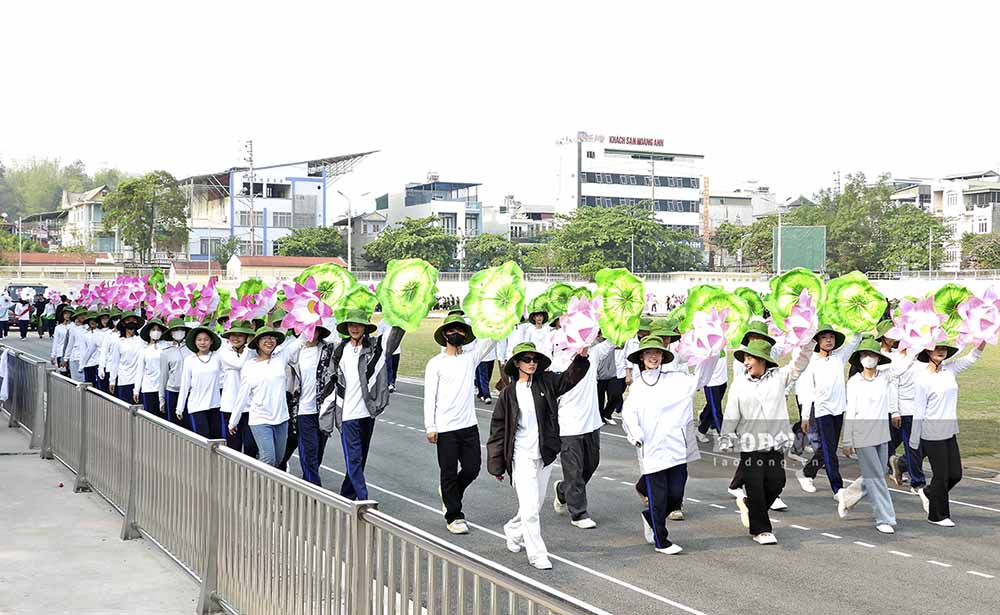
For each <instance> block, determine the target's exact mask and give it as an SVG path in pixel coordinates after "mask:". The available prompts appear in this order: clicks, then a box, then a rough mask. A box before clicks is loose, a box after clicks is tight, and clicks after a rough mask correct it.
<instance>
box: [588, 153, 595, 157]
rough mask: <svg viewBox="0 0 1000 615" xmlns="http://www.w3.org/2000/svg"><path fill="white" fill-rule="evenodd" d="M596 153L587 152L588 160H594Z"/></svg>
mask: <svg viewBox="0 0 1000 615" xmlns="http://www.w3.org/2000/svg"><path fill="white" fill-rule="evenodd" d="M594 157H595V156H594V152H587V158H594Z"/></svg>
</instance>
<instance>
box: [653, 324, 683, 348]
mask: <svg viewBox="0 0 1000 615" xmlns="http://www.w3.org/2000/svg"><path fill="white" fill-rule="evenodd" d="M652 320H653V324H651V325H650V328H649V334H650V335H651V336H653V337H658V338H661V339H662V340H663V341H664V343H666V344H670V343H671V342H672V341H675V340H679V339H680V338H681V333H680V331H678V330H677V325H678V323H677V321H676V320H671V319H669V318H654V319H652Z"/></svg>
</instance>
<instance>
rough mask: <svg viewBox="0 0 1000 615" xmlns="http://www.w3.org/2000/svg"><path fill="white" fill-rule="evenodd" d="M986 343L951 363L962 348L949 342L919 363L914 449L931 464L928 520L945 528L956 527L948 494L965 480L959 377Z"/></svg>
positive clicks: (922, 354) (920, 357)
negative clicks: (959, 419) (959, 428)
mask: <svg viewBox="0 0 1000 615" xmlns="http://www.w3.org/2000/svg"><path fill="white" fill-rule="evenodd" d="M985 346H986V342H981V343H980V344H979V345H978V346H976V347H975V348H973V349H972V352H970V353H969V354H967V355H965V356H964V357H962V358H961V359H955V360H954V361H949V359H951V358H952V357H954V356H955V355H956V354H958V350H959V347H958V345H957V344H956V343H955V342H952V341H948V342H944V343H941V344H938V345H937V346H936V347H935V348H934V350H932V351H927V350H923V351H921V352H920V354H918V355H917V361H919V362H920V363H922V364H924V365H925V369H923V370H921V371H919V372H917V383H916V384H917V386H916V389H915V393H916V395H915V398H914V400H913V430H912V431H911V432H910V448H914V449H916V448H918V447H919V448H921V449H922V450H923V451H924V455H926V456H927V460H928V461H930V464H931V482H930V484H929V485H928V486H927V487H926V488H925V489H924V490H923V491H924V493H925V494H926V496H927V501H926V503H925V507H924V510H925V512H926V513H927V520H928V521H929V522H930V523H933V524H934V525H939V526H941V527H955V522H954V521H952V520H951V510H950V507H949V502H948V493H949V492H950V491H951V490H952V489H953V488H954V487H955V485H957V484H958V483H959V481H961V480H962V456H961V454H960V453H959V450H958V381H957V380H956V379H955V377H956V376H957V375H958V374H961V373H962V372H964V371H965V370H967V369H969V368H970V367H972V365H973V364H974V363H975V362H976V361H978V360H979V357H981V356H982V354H983V348H984V347H985Z"/></svg>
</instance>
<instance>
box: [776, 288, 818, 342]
mask: <svg viewBox="0 0 1000 615" xmlns="http://www.w3.org/2000/svg"><path fill="white" fill-rule="evenodd" d="M818 329H819V310H818V309H817V307H816V302H815V301H814V300H813V296H812V294H810V293H809V291H808V289H805V288H803V289H802V292H801V293H799V300H798V302H797V303H796V304H795V305H794V306H793V307H792V310H791V312H790V313H789V314H788V318H786V319H785V336H784V340H783V341H784V342H785V343H786V344H788V347H789V348H793V347H795V346H804V345H805V344H806V343H808V342H809V340H811V339H812V338H813V337H815V336H816V331H817V330H818Z"/></svg>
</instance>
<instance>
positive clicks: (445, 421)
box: [345, 340, 496, 433]
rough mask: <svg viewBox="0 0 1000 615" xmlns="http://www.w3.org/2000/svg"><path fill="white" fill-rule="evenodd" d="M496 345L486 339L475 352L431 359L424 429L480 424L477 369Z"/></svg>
mask: <svg viewBox="0 0 1000 615" xmlns="http://www.w3.org/2000/svg"><path fill="white" fill-rule="evenodd" d="M495 346H496V342H495V341H491V340H482V341H481V343H479V344H477V345H476V349H475V350H474V351H472V352H461V353H459V354H457V355H449V354H447V353H444V354H439V355H436V356H434V357H433V358H432V359H431V360H430V361H428V362H427V368H426V369H425V370H424V428H425V429H426V430H427V432H428V433H447V432H449V431H457V430H459V429H465V428H467V427H472V426H473V425H478V424H479V421H478V420H477V419H476V407H475V401H474V400H475V379H476V368H477V367H479V364H480V363H481V362H482V360H483V357H484V356H486V355H487V354H489V353H490V352H493V350H494V347H495ZM345 354H346V352H345ZM355 371H356V370H355ZM345 403H346V402H345Z"/></svg>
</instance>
